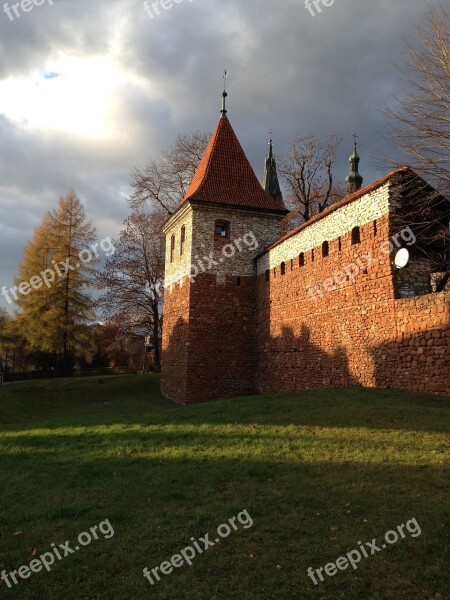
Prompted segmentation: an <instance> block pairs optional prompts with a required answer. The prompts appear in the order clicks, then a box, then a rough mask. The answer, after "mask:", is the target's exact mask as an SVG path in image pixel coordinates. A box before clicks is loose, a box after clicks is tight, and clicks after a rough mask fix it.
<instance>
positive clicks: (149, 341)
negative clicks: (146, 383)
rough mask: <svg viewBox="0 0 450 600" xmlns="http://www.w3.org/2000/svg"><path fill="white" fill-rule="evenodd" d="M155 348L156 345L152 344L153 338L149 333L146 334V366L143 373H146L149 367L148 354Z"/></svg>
mask: <svg viewBox="0 0 450 600" xmlns="http://www.w3.org/2000/svg"><path fill="white" fill-rule="evenodd" d="M153 349H154V346H153V344H152V338H151V336H149V335H146V336H145V337H144V368H143V375H145V370H146V368H147V366H146V365H147V354H148V353H149V352H151V351H152V350H153Z"/></svg>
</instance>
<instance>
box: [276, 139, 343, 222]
mask: <svg viewBox="0 0 450 600" xmlns="http://www.w3.org/2000/svg"><path fill="white" fill-rule="evenodd" d="M341 142H342V138H340V137H338V136H337V135H335V134H331V135H330V136H329V137H328V139H327V141H326V142H325V144H321V143H320V142H319V141H318V140H316V138H315V137H314V136H313V135H307V136H304V137H302V136H300V135H297V136H296V137H295V138H294V139H293V141H292V143H291V147H290V152H289V156H288V157H287V158H284V159H282V160H281V166H280V169H279V170H280V174H281V176H282V177H283V179H284V180H285V182H286V184H287V187H288V190H289V197H288V200H287V202H288V204H289V205H290V206H289V208H291V209H292V210H293V211H294V212H297V213H298V214H299V215H300V217H301V220H302V221H305V222H306V221H309V219H311V218H312V217H313V216H314V215H316V214H318V213H320V212H322V211H323V210H325V208H327V207H328V206H330V205H331V204H333V203H334V202H336V200H338V199H339V198H341V197H342V196H343V193H342V191H341V190H339V189H338V188H337V187H336V186H335V183H334V174H333V166H334V162H335V159H336V151H337V148H338V146H339V145H340V144H341Z"/></svg>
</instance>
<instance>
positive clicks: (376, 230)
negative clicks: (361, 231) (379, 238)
mask: <svg viewBox="0 0 450 600" xmlns="http://www.w3.org/2000/svg"><path fill="white" fill-rule="evenodd" d="M373 235H378V227H377V222H376V220H375V221H374V222H373Z"/></svg>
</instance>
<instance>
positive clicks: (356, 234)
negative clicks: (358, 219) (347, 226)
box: [352, 227, 361, 246]
mask: <svg viewBox="0 0 450 600" xmlns="http://www.w3.org/2000/svg"><path fill="white" fill-rule="evenodd" d="M360 243H361V231H360V229H359V227H353V229H352V244H353V246H354V245H355V244H360Z"/></svg>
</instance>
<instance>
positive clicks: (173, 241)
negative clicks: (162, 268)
mask: <svg viewBox="0 0 450 600" xmlns="http://www.w3.org/2000/svg"><path fill="white" fill-rule="evenodd" d="M174 257H175V235H173V236H172V237H171V238H170V262H171V263H173V259H174Z"/></svg>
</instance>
